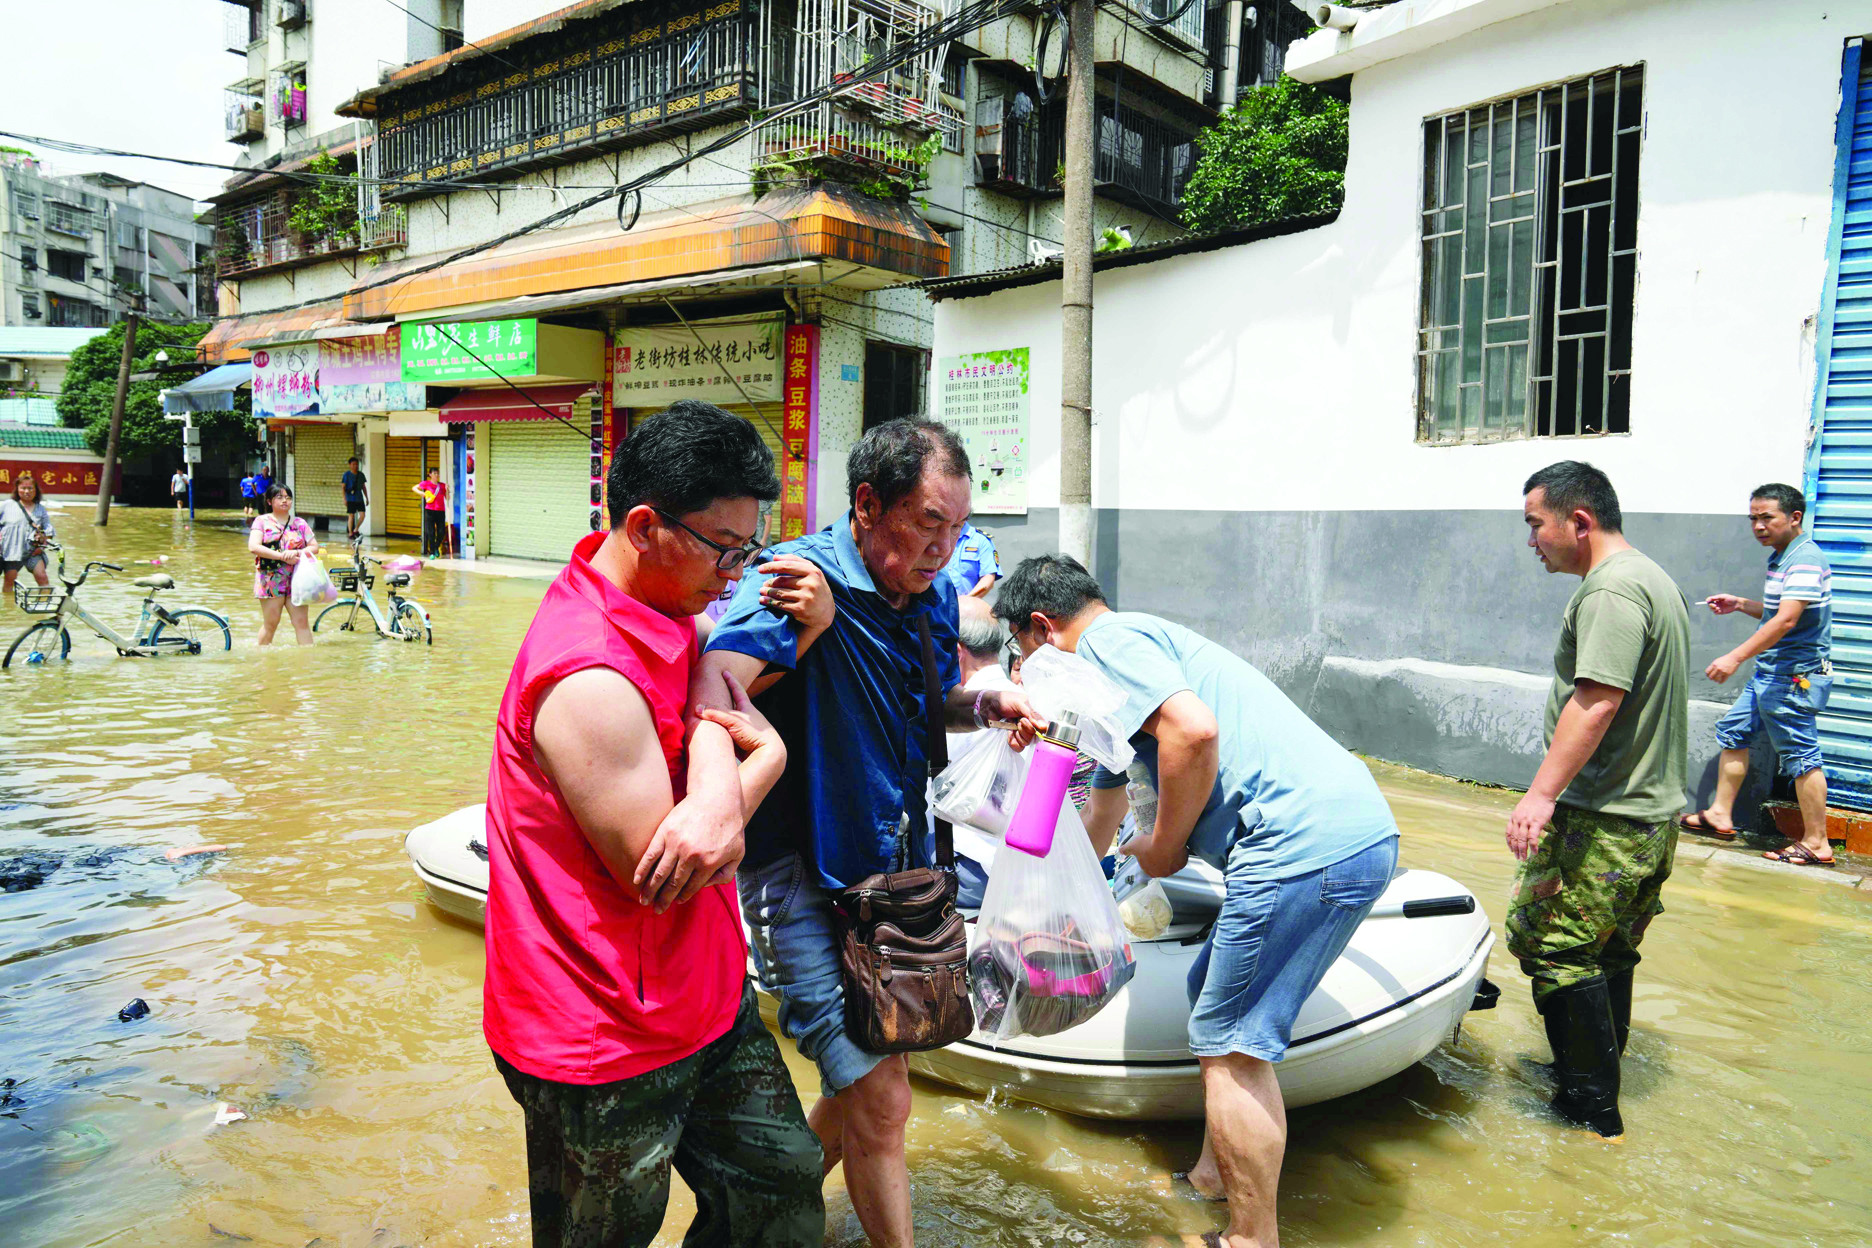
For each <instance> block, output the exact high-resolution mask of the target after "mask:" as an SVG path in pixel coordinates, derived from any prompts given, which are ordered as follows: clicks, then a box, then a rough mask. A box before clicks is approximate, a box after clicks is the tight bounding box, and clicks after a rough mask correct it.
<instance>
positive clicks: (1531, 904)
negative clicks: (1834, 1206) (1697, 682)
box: [1505, 460, 1690, 1136]
mask: <svg viewBox="0 0 1872 1248" xmlns="http://www.w3.org/2000/svg"><path fill="white" fill-rule="evenodd" d="M1522 492H1523V495H1524V498H1523V501H1522V513H1523V518H1524V519H1525V520H1526V521H1527V526H1528V545H1529V546H1531V547H1533V548H1534V550H1535V552H1536V553H1537V554H1538V555H1539V556H1540V561H1541V563H1542V565H1543V566H1545V567H1546V569H1547V570H1548V571H1549V572H1565V573H1567V574H1569V575H1572V576H1577V577H1579V578H1581V581H1580V587H1579V589H1578V590H1577V591H1576V592H1575V593H1574V595H1573V598H1572V600H1571V601H1570V602H1568V603H1567V606H1566V611H1565V612H1564V613H1563V615H1562V617H1561V626H1560V643H1559V645H1558V646H1556V647H1555V649H1554V679H1553V687H1552V690H1551V691H1550V693H1549V694H1548V699H1547V754H1546V757H1544V758H1543V759H1542V760H1541V765H1540V769H1539V771H1537V772H1536V773H1535V775H1534V782H1533V783H1532V784H1531V785H1529V786H1528V791H1527V796H1525V797H1523V798H1522V799H1521V801H1520V803H1519V804H1518V805H1516V806H1515V808H1514V813H1513V814H1512V815H1511V816H1509V819H1508V848H1509V849H1511V850H1513V851H1514V855H1515V857H1516V858H1519V859H1520V860H1521V863H1522V865H1521V871H1520V874H1519V876H1518V877H1517V879H1516V882H1515V895H1514V902H1513V905H1512V907H1511V908H1510V910H1509V912H1508V920H1507V923H1506V925H1505V926H1506V928H1507V935H1508V949H1509V952H1511V953H1513V954H1514V955H1515V957H1517V958H1519V959H1520V961H1521V969H1522V970H1523V971H1524V972H1525V973H1526V974H1527V975H1528V977H1529V978H1531V979H1532V980H1533V981H1534V1005H1535V1008H1536V1009H1538V1010H1539V1011H1540V1014H1541V1018H1542V1019H1543V1020H1544V1021H1545V1023H1546V1025H1547V1040H1548V1043H1550V1044H1551V1045H1552V1046H1553V1055H1554V1081H1555V1084H1556V1095H1555V1097H1554V1101H1553V1107H1554V1109H1555V1110H1556V1111H1557V1112H1558V1113H1559V1114H1560V1116H1561V1117H1563V1118H1565V1119H1567V1120H1568V1121H1570V1122H1574V1123H1577V1124H1579V1125H1581V1126H1585V1127H1590V1128H1591V1129H1592V1130H1594V1131H1597V1132H1598V1133H1599V1134H1600V1135H1604V1136H1618V1135H1622V1134H1623V1133H1624V1130H1625V1126H1624V1122H1623V1120H1622V1119H1621V1118H1620V1116H1619V1107H1618V1094H1619V1058H1620V1056H1621V1055H1622V1054H1623V1053H1624V1051H1625V1039H1626V1036H1627V1034H1628V1033H1629V1031H1630V1029H1631V997H1632V971H1633V969H1634V968H1635V967H1636V966H1637V965H1638V961H1639V956H1638V943H1639V941H1640V940H1642V939H1643V938H1644V932H1645V928H1646V927H1647V926H1648V925H1649V924H1650V922H1651V920H1652V918H1653V917H1654V916H1655V915H1657V914H1658V913H1660V912H1661V911H1662V910H1663V909H1664V906H1663V902H1662V901H1661V900H1660V893H1661V892H1662V890H1663V887H1664V881H1665V880H1666V879H1668V878H1669V876H1670V872H1671V864H1672V861H1673V860H1674V859H1675V857H1676V852H1677V828H1676V826H1675V824H1673V823H1672V822H1671V821H1672V819H1673V817H1674V816H1675V815H1676V814H1677V812H1678V811H1680V810H1682V809H1683V801H1684V783H1685V780H1686V778H1687V776H1688V772H1689V759H1688V752H1689V736H1690V731H1689V727H1690V710H1689V679H1690V677H1689V671H1688V669H1687V666H1686V665H1687V661H1688V656H1689V653H1690V609H1689V606H1688V604H1687V603H1685V601H1684V596H1683V592H1682V591H1681V590H1679V589H1678V588H1677V586H1676V584H1675V583H1674V582H1672V580H1671V579H1670V577H1669V576H1668V575H1666V574H1665V572H1664V570H1663V569H1662V568H1660V567H1658V565H1657V564H1655V563H1653V562H1652V561H1651V560H1650V559H1648V558H1646V557H1645V556H1644V555H1643V554H1641V553H1639V552H1638V551H1636V550H1634V549H1632V547H1631V545H1630V544H1629V543H1628V542H1626V540H1625V536H1624V533H1623V532H1622V526H1623V520H1622V517H1621V516H1620V514H1619V504H1618V495H1617V494H1616V493H1614V492H1613V489H1612V483H1611V482H1610V481H1608V480H1607V479H1606V475H1605V474H1604V473H1603V472H1600V471H1599V470H1598V469H1597V468H1594V467H1593V466H1592V465H1591V464H1585V463H1579V462H1577V461H1573V460H1565V461H1562V462H1560V463H1557V464H1550V465H1548V466H1547V467H1545V468H1543V469H1541V470H1540V471H1539V472H1537V473H1535V474H1534V475H1533V476H1531V477H1529V478H1528V480H1527V484H1526V485H1524V486H1523V487H1522Z"/></svg>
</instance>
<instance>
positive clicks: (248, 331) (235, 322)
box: [201, 303, 344, 364]
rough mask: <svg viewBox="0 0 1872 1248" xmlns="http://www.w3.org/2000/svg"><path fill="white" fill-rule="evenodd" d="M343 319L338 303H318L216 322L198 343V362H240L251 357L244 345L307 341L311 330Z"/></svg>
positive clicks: (341, 308)
mask: <svg viewBox="0 0 1872 1248" xmlns="http://www.w3.org/2000/svg"><path fill="white" fill-rule="evenodd" d="M343 319H344V312H343V306H342V305H341V304H338V303H318V304H314V305H312V306H311V307H309V308H297V309H294V310H291V311H285V312H255V313H252V314H250V315H248V316H234V317H229V318H227V319H226V320H221V321H216V322H215V326H214V328H213V329H211V330H209V331H208V334H207V336H206V337H204V338H203V339H202V340H201V351H202V358H204V359H206V360H207V361H208V362H209V363H211V364H226V363H228V362H230V361H233V360H244V359H247V358H248V357H249V356H250V355H252V354H253V352H251V351H249V350H248V349H247V348H246V347H245V346H244V345H242V344H244V343H249V342H266V341H268V340H270V339H275V338H290V337H291V336H293V335H294V334H300V333H303V334H304V335H305V337H306V338H307V339H308V340H309V339H310V338H311V337H312V331H313V330H315V329H319V328H322V327H324V326H327V325H336V324H338V323H339V322H340V321H342V320H343Z"/></svg>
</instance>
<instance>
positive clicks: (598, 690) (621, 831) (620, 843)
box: [532, 667, 675, 897]
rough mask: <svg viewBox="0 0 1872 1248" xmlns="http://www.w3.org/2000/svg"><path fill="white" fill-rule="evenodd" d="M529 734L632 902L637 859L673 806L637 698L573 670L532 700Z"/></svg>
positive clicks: (644, 705) (595, 675)
mask: <svg viewBox="0 0 1872 1248" xmlns="http://www.w3.org/2000/svg"><path fill="white" fill-rule="evenodd" d="M532 736H533V757H534V758H535V760H536V761H538V763H539V765H540V768H541V770H543V771H544V772H545V773H546V774H547V776H548V777H550V778H551V779H552V781H553V783H554V784H556V785H558V786H559V791H560V793H561V794H562V795H563V796H564V798H565V802H566V805H567V807H569V808H570V809H571V811H572V817H573V818H574V819H576V820H577V821H578V825H579V829H580V830H581V831H582V832H584V834H585V839H586V840H588V841H590V842H591V846H592V848H593V849H594V850H596V851H597V853H598V856H599V857H600V858H602V859H604V863H605V866H606V868H607V869H609V871H610V872H611V878H612V879H614V880H616V881H617V883H618V886H619V887H620V888H622V889H624V890H625V892H626V893H628V894H630V895H631V896H633V897H635V896H636V895H637V891H638V890H637V886H636V885H635V884H634V883H633V882H632V876H633V874H634V873H635V872H636V870H637V862H638V859H639V858H641V857H642V855H643V853H644V850H645V849H646V848H647V847H648V846H649V844H650V840H651V837H652V836H654V835H655V834H656V830H657V826H658V825H659V824H660V823H661V822H662V821H663V819H664V818H665V817H666V816H667V815H668V814H669V813H670V810H671V808H672V807H673V806H674V805H675V794H674V791H673V790H672V789H671V788H670V778H669V767H668V764H667V763H665V761H664V758H663V747H662V745H661V743H660V742H659V740H658V738H657V730H656V720H655V718H654V717H653V716H652V714H651V711H650V704H649V702H648V701H646V700H645V698H644V695H643V692H642V691H641V690H639V689H638V688H637V686H636V685H634V684H632V683H631V682H630V681H629V680H627V679H626V678H625V677H624V675H623V673H621V672H618V671H614V670H613V669H611V668H608V667H588V668H584V669H582V670H580V671H577V672H573V673H572V674H571V675H569V676H567V677H565V678H564V679H562V680H560V681H559V682H558V683H557V684H554V685H552V686H551V687H550V688H548V689H546V690H545V691H544V692H542V693H541V694H540V695H539V699H538V702H537V703H536V704H535V709H534V713H533V733H532Z"/></svg>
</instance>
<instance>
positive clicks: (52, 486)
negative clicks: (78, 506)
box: [0, 459, 121, 496]
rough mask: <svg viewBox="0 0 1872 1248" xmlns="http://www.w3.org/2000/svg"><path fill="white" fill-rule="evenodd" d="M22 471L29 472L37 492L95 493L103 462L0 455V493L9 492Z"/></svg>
mask: <svg viewBox="0 0 1872 1248" xmlns="http://www.w3.org/2000/svg"><path fill="white" fill-rule="evenodd" d="M23 472H30V473H32V475H33V479H34V480H36V481H37V482H38V483H39V492H40V493H41V494H46V495H55V494H89V495H92V496H96V494H97V492H98V482H99V481H101V480H102V479H103V476H104V465H103V464H102V462H100V461H98V460H86V461H74V460H50V459H0V493H8V494H10V493H12V490H13V486H14V484H15V483H16V482H17V481H18V480H19V477H20V474H21V473H23ZM119 484H121V478H120V479H119Z"/></svg>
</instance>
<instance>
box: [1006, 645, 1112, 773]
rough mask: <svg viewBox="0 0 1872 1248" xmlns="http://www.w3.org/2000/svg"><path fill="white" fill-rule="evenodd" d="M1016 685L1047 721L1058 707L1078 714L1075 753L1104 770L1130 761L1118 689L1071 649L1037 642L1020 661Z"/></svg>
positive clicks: (1057, 712)
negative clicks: (1019, 683)
mask: <svg viewBox="0 0 1872 1248" xmlns="http://www.w3.org/2000/svg"><path fill="white" fill-rule="evenodd" d="M1020 678H1021V688H1022V689H1024V690H1025V691H1026V693H1027V698H1028V700H1029V701H1031V702H1032V703H1033V705H1034V709H1035V710H1036V711H1039V712H1040V714H1041V715H1042V716H1044V717H1045V718H1047V719H1050V720H1056V719H1058V718H1059V717H1060V712H1061V711H1072V712H1073V713H1074V714H1076V715H1078V716H1079V752H1080V753H1081V754H1084V755H1086V756H1088V757H1090V758H1094V759H1097V760H1098V762H1099V763H1100V765H1102V766H1103V767H1105V768H1106V769H1107V770H1108V771H1115V772H1120V773H1122V772H1123V771H1124V769H1125V768H1127V767H1129V766H1130V765H1131V758H1132V753H1133V752H1132V749H1131V742H1130V741H1129V740H1127V739H1126V738H1125V736H1124V735H1123V734H1122V733H1121V732H1120V731H1119V726H1118V712H1119V711H1121V710H1123V709H1124V704H1125V695H1124V690H1122V689H1120V688H1119V687H1118V686H1117V685H1115V684H1113V683H1112V682H1111V678H1110V677H1108V676H1106V675H1105V673H1103V672H1101V671H1099V670H1098V668H1096V667H1093V666H1092V664H1091V663H1089V662H1087V661H1086V660H1085V659H1082V658H1080V657H1079V656H1078V655H1076V654H1068V653H1067V652H1066V651H1064V650H1060V649H1057V648H1056V647H1053V646H1041V647H1040V648H1039V649H1038V650H1036V651H1034V652H1033V653H1032V654H1030V655H1028V656H1027V657H1026V658H1025V659H1022V660H1021V669H1020Z"/></svg>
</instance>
